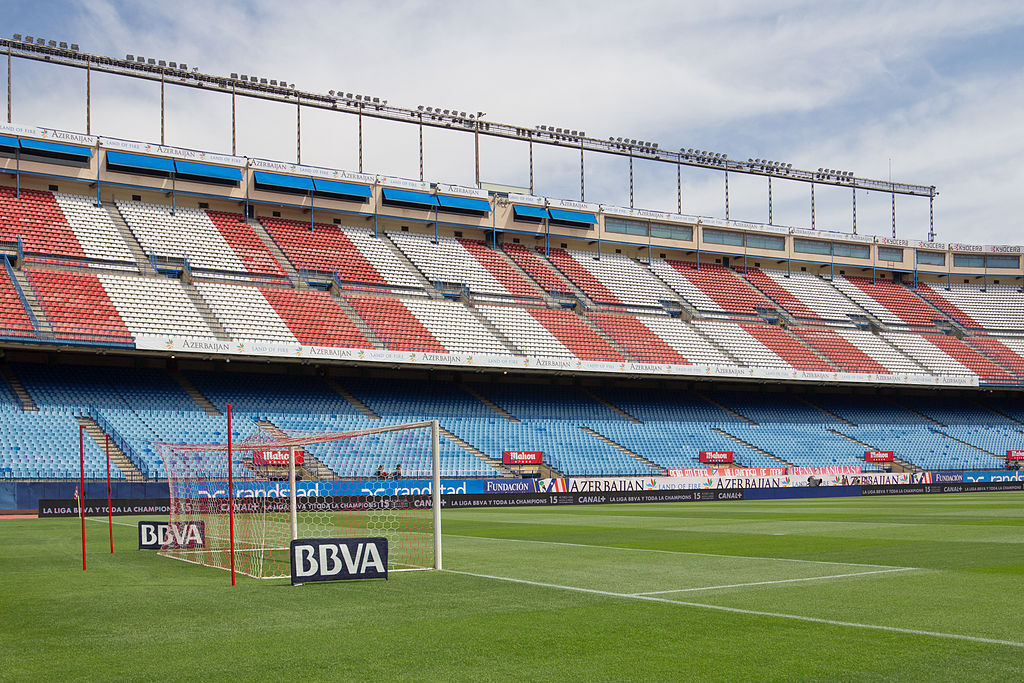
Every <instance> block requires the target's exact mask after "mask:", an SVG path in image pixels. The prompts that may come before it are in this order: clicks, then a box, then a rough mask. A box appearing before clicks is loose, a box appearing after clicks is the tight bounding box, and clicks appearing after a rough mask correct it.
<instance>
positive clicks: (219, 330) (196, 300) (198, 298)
mask: <svg viewBox="0 0 1024 683" xmlns="http://www.w3.org/2000/svg"><path fill="white" fill-rule="evenodd" d="M181 287H182V289H184V290H185V294H187V295H188V298H189V300H191V301H192V303H193V304H195V307H196V308H197V309H198V310H199V314H200V315H201V316H202V317H203V321H204V322H205V323H206V324H207V325H208V326H209V328H210V331H211V332H213V336H215V337H216V338H217V339H218V340H220V341H231V335H229V334H228V331H227V330H225V329H224V326H223V325H221V324H220V320H218V319H217V316H216V315H215V314H214V312H213V309H211V308H210V306H209V305H208V304H207V303H206V299H204V298H203V296H202V295H201V294H200V293H199V290H198V289H196V286H195V285H194V284H192V283H191V282H188V281H186V279H185V278H182V279H181Z"/></svg>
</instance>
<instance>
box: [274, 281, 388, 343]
mask: <svg viewBox="0 0 1024 683" xmlns="http://www.w3.org/2000/svg"><path fill="white" fill-rule="evenodd" d="M260 292H261V293H262V294H263V298H264V299H266V300H267V303H269V304H270V305H271V306H273V307H274V310H275V311H276V312H277V314H278V315H279V316H280V317H281V319H282V320H283V321H284V323H285V324H286V325H287V326H288V329H289V330H290V331H291V333H292V334H293V335H294V336H295V338H296V339H298V340H299V341H300V342H301V343H303V344H308V345H310V346H333V347H338V348H349V349H353V348H354V349H369V348H373V344H372V343H370V341H369V340H368V339H367V338H366V336H365V335H364V334H363V333H362V332H361V331H360V330H359V328H357V327H356V325H355V323H353V322H352V320H351V319H350V318H349V317H348V316H347V315H345V312H344V311H343V310H341V307H339V306H338V304H337V303H335V301H334V299H332V298H331V295H330V294H328V293H327V292H320V291H316V290H308V289H290V288H284V287H274V288H271V287H264V288H262V289H261V290H260Z"/></svg>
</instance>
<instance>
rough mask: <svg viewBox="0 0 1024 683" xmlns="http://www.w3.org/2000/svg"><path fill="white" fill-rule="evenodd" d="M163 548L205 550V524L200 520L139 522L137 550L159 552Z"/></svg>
mask: <svg viewBox="0 0 1024 683" xmlns="http://www.w3.org/2000/svg"><path fill="white" fill-rule="evenodd" d="M164 547H167V548H176V549H177V548H189V549H191V548H205V547H206V524H205V523H204V522H203V521H202V520H188V521H184V522H161V521H153V520H143V521H141V522H139V550H160V548H164Z"/></svg>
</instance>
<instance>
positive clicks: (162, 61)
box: [156, 59, 167, 66]
mask: <svg viewBox="0 0 1024 683" xmlns="http://www.w3.org/2000/svg"><path fill="white" fill-rule="evenodd" d="M156 64H157V66H167V62H165V61H164V60H162V59H161V60H160V61H159V62H157V63H156Z"/></svg>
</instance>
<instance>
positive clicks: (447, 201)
mask: <svg viewBox="0 0 1024 683" xmlns="http://www.w3.org/2000/svg"><path fill="white" fill-rule="evenodd" d="M437 201H438V203H439V204H440V205H441V206H444V207H447V208H449V209H462V210H463V211H479V212H480V213H490V212H491V204H490V202H488V201H487V200H486V199H475V198H473V197H453V196H451V195H446V194H439V195H437Z"/></svg>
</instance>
